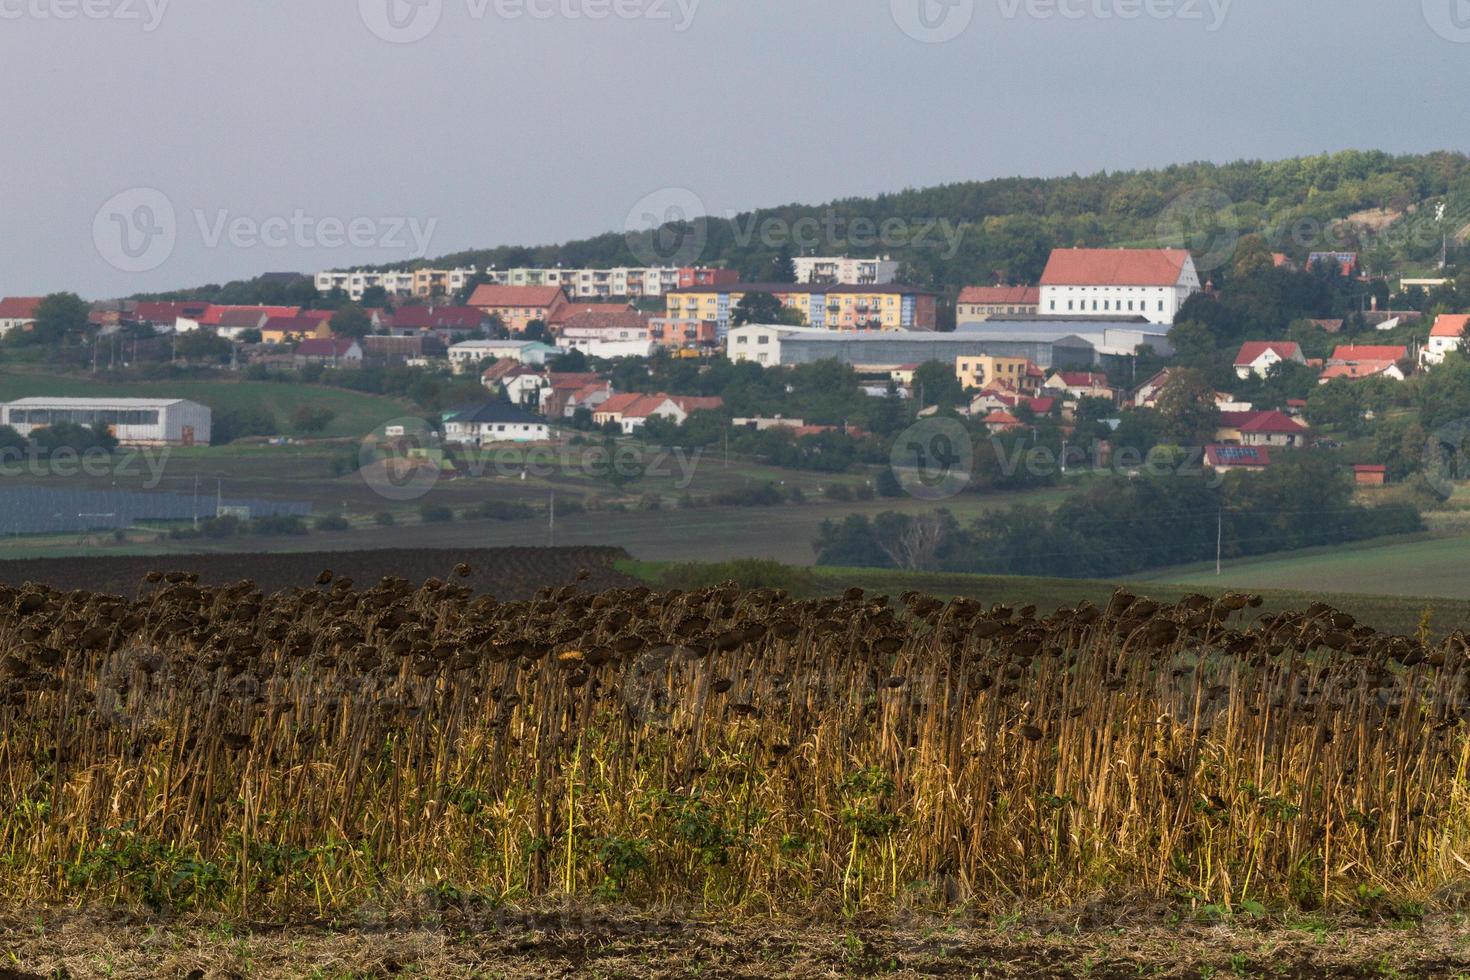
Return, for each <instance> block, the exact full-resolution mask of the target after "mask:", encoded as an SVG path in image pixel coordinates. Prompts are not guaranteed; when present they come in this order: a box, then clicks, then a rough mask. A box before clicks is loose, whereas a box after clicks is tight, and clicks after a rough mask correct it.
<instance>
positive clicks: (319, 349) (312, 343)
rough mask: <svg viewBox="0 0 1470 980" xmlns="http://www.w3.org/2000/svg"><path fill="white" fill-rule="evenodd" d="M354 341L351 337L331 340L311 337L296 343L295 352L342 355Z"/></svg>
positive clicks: (316, 354) (320, 355)
mask: <svg viewBox="0 0 1470 980" xmlns="http://www.w3.org/2000/svg"><path fill="white" fill-rule="evenodd" d="M356 343H357V341H355V340H353V339H352V338H351V337H337V338H334V339H332V340H321V339H317V338H313V339H311V340H303V341H302V342H301V343H299V344H297V345H296V353H297V354H304V355H306V356H307V357H343V356H345V355H346V354H347V352H348V351H350V350H352V347H353V345H355V344H356Z"/></svg>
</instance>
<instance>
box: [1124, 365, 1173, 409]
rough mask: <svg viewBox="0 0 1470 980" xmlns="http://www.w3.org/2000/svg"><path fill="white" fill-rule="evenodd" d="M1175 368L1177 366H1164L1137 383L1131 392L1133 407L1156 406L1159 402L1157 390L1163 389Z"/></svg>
mask: <svg viewBox="0 0 1470 980" xmlns="http://www.w3.org/2000/svg"><path fill="white" fill-rule="evenodd" d="M1177 370H1178V368H1164V369H1163V370H1162V371H1160V372H1159V373H1158V374H1156V375H1154V376H1153V377H1152V378H1149V379H1148V380H1147V381H1145V382H1144V383H1143V384H1141V385H1139V386H1138V389H1137V390H1136V391H1134V392H1133V407H1134V408H1154V407H1156V406H1157V405H1158V403H1159V392H1161V391H1163V390H1164V386H1165V385H1167V384H1168V383H1169V379H1170V378H1172V377H1173V376H1174V372H1175V371H1177Z"/></svg>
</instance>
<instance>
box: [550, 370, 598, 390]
mask: <svg viewBox="0 0 1470 980" xmlns="http://www.w3.org/2000/svg"><path fill="white" fill-rule="evenodd" d="M546 380H547V381H548V382H550V384H551V387H553V388H566V389H569V390H572V391H575V390H577V389H580V388H585V387H586V386H587V385H591V384H596V383H597V382H599V381H601V380H602V378H601V376H599V375H598V374H597V373H596V372H592V371H587V372H580V371H560V372H551V373H548V374H547V375H546Z"/></svg>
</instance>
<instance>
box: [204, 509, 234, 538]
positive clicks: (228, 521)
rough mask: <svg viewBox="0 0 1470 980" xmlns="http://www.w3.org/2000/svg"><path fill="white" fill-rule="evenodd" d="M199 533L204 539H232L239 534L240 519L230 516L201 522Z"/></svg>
mask: <svg viewBox="0 0 1470 980" xmlns="http://www.w3.org/2000/svg"><path fill="white" fill-rule="evenodd" d="M199 532H200V533H201V534H203V535H204V536H205V537H206V538H232V537H234V536H235V535H237V534H239V533H240V518H238V517H235V516H234V515H232V514H226V515H224V516H223V517H211V518H210V519H209V520H207V521H201V522H200V524H199Z"/></svg>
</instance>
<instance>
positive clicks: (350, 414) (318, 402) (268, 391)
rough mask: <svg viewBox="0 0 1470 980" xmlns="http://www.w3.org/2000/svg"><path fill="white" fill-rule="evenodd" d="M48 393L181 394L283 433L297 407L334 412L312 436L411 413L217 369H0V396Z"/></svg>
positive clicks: (365, 427) (353, 433)
mask: <svg viewBox="0 0 1470 980" xmlns="http://www.w3.org/2000/svg"><path fill="white" fill-rule="evenodd" d="M41 395H51V396H58V397H60V396H65V397H78V398H84V397H108V396H115V397H120V398H187V399H189V400H190V401H196V402H199V403H200V404H202V405H208V406H209V407H210V408H211V409H212V410H213V411H215V412H224V411H229V410H234V409H260V410H263V411H266V412H269V413H270V414H271V415H272V416H273V417H274V418H275V420H276V422H277V424H278V425H279V426H280V429H281V432H282V434H284V435H295V434H299V433H297V432H296V431H295V429H294V427H293V426H292V423H291V414H292V413H293V412H294V411H296V409H298V408H300V407H302V406H310V407H312V408H326V409H330V410H331V411H333V412H335V413H336V416H335V417H334V418H333V419H332V421H331V422H330V423H329V424H328V425H327V427H326V429H325V430H323V431H322V432H320V433H316V434H314V438H315V437H320V438H333V437H360V436H364V435H366V434H367V433H368V432H370V431H371V430H372V429H374V428H375V427H377V426H379V425H381V424H383V423H384V422H386V421H388V420H389V419H393V418H397V417H399V416H402V415H411V414H414V413H413V411H412V409H411V408H410V406H409V405H407V404H406V403H404V402H400V401H398V400H396V399H393V398H386V397H383V396H381V395H367V394H362V393H360V392H355V391H346V390H344V389H341V388H328V387H325V386H322V385H306V384H282V383H279V382H271V381H237V380H233V379H231V377H230V376H229V375H224V374H222V375H221V377H220V378H219V380H213V379H211V380H209V381H198V380H188V381H137V382H109V381H93V380H91V379H88V378H83V377H76V376H71V375H59V374H44V373H30V372H15V371H7V372H0V401H10V400H13V399H16V398H28V397H33V396H41Z"/></svg>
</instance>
